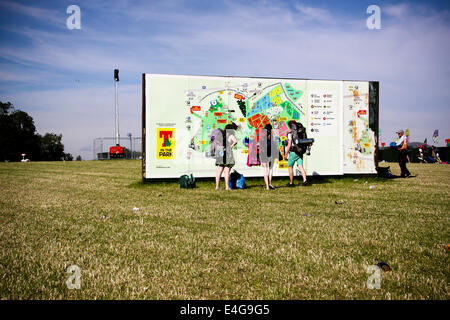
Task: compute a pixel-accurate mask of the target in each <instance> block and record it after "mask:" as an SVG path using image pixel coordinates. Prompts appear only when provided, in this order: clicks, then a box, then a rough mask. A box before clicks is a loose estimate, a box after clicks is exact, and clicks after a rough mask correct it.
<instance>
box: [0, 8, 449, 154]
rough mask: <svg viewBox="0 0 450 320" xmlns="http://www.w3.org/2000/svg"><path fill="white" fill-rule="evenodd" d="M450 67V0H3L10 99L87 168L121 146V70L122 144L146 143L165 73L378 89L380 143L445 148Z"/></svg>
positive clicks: (0, 64)
mask: <svg viewBox="0 0 450 320" xmlns="http://www.w3.org/2000/svg"><path fill="white" fill-rule="evenodd" d="M70 5H77V6H79V8H80V13H81V19H80V20H81V25H80V27H81V29H69V28H68V27H67V24H66V21H67V19H68V18H69V17H70V16H71V14H68V13H67V8H68V7H69V6H70ZM370 5H377V6H379V8H380V9H381V14H380V22H381V28H380V29H372V30H371V29H369V28H368V27H367V19H368V18H369V17H370V16H371V15H372V12H371V13H367V8H368V7H369V6H370ZM449 57H450V1H363V0H358V1H348V0H340V1H321V0H316V1H288V0H285V1H282V0H279V1H275V0H273V1H265V0H259V1H251V0H250V1H238V0H228V1H225V0H214V1H198V0H192V1H191V0H164V1H149V0H146V1H128V0H117V1H114V0H109V1H76V0H71V1H64V0H60V1H45V0H44V1H41V0H40V1H12V0H0V101H2V102H6V101H10V102H11V103H13V104H14V105H15V106H16V108H18V109H20V110H23V111H26V112H28V113H29V114H30V115H31V116H32V117H33V119H34V121H35V125H36V128H37V131H38V132H39V133H40V134H45V133H46V132H54V133H57V134H62V135H63V143H64V146H65V151H66V152H70V153H71V154H73V155H74V156H77V155H81V156H82V158H83V159H85V160H86V159H87V160H88V159H92V158H93V139H94V138H98V137H113V136H114V125H115V122H114V78H113V70H114V69H115V68H118V69H119V70H120V82H119V115H120V135H121V137H126V135H127V133H131V134H132V136H133V137H140V135H141V109H142V102H141V100H142V97H141V95H142V83H141V82H142V73H165V74H187V75H223V76H228V75H231V76H255V77H258V76H263V77H274V78H308V79H334V80H374V81H379V82H380V130H381V139H380V141H381V142H386V144H389V142H391V141H394V140H395V138H396V134H395V131H396V130H397V129H405V130H406V129H407V128H408V129H410V132H411V138H410V141H419V142H423V141H424V139H425V138H427V139H428V143H430V144H431V143H432V135H433V132H434V130H435V129H439V144H438V145H439V146H442V145H444V143H445V139H447V138H450V128H449V115H450V112H449V111H450V108H449V101H450V90H448V87H449V85H450V58H449ZM124 145H125V146H127V145H126V144H124ZM105 151H106V150H105Z"/></svg>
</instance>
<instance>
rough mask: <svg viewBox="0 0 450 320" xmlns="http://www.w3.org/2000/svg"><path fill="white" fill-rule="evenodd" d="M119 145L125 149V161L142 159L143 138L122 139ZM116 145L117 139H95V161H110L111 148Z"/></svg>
mask: <svg viewBox="0 0 450 320" xmlns="http://www.w3.org/2000/svg"><path fill="white" fill-rule="evenodd" d="M119 143H120V145H121V146H122V147H124V148H125V150H124V151H125V159H141V158H142V138H141V137H132V136H128V137H126V138H123V137H121V138H120V139H119ZM115 145H116V138H114V137H104V138H95V139H94V141H93V159H94V160H106V159H110V155H109V147H112V146H115Z"/></svg>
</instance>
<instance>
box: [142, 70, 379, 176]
mask: <svg viewBox="0 0 450 320" xmlns="http://www.w3.org/2000/svg"><path fill="white" fill-rule="evenodd" d="M370 83H371V82H369V81H342V80H306V79H276V78H250V77H247V78H246V77H222V76H185V75H164V74H143V87H142V92H143V101H142V102H143V114H142V127H143V128H142V129H143V139H142V140H143V148H142V150H143V162H142V163H143V179H144V180H146V179H152V178H178V177H180V176H181V175H183V174H190V173H193V174H194V176H195V177H214V176H215V172H216V167H215V159H214V158H212V157H210V156H209V143H210V137H211V133H212V131H213V130H215V129H217V128H221V129H223V128H224V127H225V125H226V124H227V123H231V122H234V123H236V124H238V125H239V129H238V130H237V131H236V138H237V140H238V144H237V145H236V147H235V149H234V152H233V153H234V158H235V162H236V165H235V166H234V168H233V169H235V170H236V171H238V172H239V173H243V174H244V176H249V177H250V176H262V175H263V170H262V168H261V167H260V166H252V167H250V166H248V165H247V157H248V155H249V143H251V142H252V141H254V140H255V139H257V138H258V135H259V133H258V132H259V130H260V129H261V128H263V127H264V126H265V125H266V124H267V123H270V124H272V127H273V133H274V136H275V137H276V139H277V140H278V141H279V147H280V151H283V147H282V145H283V142H284V141H285V140H286V138H287V134H288V131H289V129H288V125H287V124H288V122H289V121H290V120H295V121H298V122H301V123H302V124H303V125H304V127H305V128H306V130H307V134H308V138H314V139H315V143H314V145H313V146H312V148H311V155H305V156H304V166H305V169H306V172H307V174H308V175H316V174H318V175H342V174H345V173H366V174H367V173H375V172H376V170H375V169H376V139H377V136H376V133H377V132H378V130H377V129H376V128H375V126H377V125H378V123H375V126H374V124H373V123H372V125H371V126H369V115H370V114H369V111H370V110H376V112H378V105H376V106H375V108H372V109H369V88H370V87H371V86H370V85H369V84H370ZM377 87H378V86H377ZM376 94H377V95H378V91H377V92H376ZM376 101H378V99H376ZM372 119H374V118H373V116H372ZM375 120H377V118H375ZM372 122H373V121H372ZM281 154H282V152H281ZM274 175H275V176H287V175H288V170H287V161H286V160H285V159H283V157H281V158H280V160H276V161H275V165H274Z"/></svg>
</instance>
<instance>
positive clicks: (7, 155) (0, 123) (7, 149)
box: [0, 101, 40, 161]
mask: <svg viewBox="0 0 450 320" xmlns="http://www.w3.org/2000/svg"><path fill="white" fill-rule="evenodd" d="M39 142H40V141H39V137H38V136H37V135H36V127H35V126H34V121H33V118H32V117H31V116H30V115H28V114H27V113H26V112H24V111H20V110H15V109H14V106H13V105H12V104H11V102H7V103H3V102H1V101H0V161H5V160H8V161H19V160H20V159H21V154H22V153H25V154H26V157H27V158H30V159H32V160H37V159H39V158H40V143H39Z"/></svg>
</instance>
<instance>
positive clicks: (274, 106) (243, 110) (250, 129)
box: [186, 83, 305, 167]
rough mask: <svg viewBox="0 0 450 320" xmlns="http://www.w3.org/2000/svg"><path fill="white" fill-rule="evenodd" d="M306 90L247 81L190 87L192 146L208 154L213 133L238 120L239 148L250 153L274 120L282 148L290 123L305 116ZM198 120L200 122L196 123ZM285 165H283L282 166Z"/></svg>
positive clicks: (242, 151) (237, 147) (301, 119)
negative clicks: (303, 100) (251, 144)
mask: <svg viewBox="0 0 450 320" xmlns="http://www.w3.org/2000/svg"><path fill="white" fill-rule="evenodd" d="M303 93H304V92H303V91H302V90H300V89H299V88H294V87H293V86H292V85H291V84H289V83H274V84H269V85H266V86H265V87H263V85H262V84H261V83H255V84H253V85H248V84H243V85H241V86H236V87H226V86H225V87H223V88H214V89H211V90H208V89H207V88H206V87H205V86H203V87H202V88H201V89H198V88H192V89H191V90H188V92H187V94H186V95H187V96H188V99H189V101H188V102H189V103H188V104H187V107H188V108H189V115H188V117H187V118H186V122H187V123H192V124H193V125H192V126H193V128H195V127H197V130H196V131H193V135H192V138H191V141H190V147H191V148H192V149H193V150H195V151H197V152H201V153H205V155H207V156H208V151H209V142H210V136H211V133H212V131H213V130H215V129H217V128H220V129H224V128H225V126H226V124H228V123H231V122H234V123H236V124H237V125H238V126H239V127H240V128H239V129H238V130H237V131H236V138H237V140H238V144H237V146H236V149H237V150H238V152H241V153H248V143H249V141H251V140H252V139H255V138H256V133H257V130H258V129H262V128H264V126H265V125H266V124H268V123H270V124H271V125H272V127H273V130H274V133H275V136H277V137H279V139H280V147H281V143H282V141H283V140H285V139H286V137H287V133H288V131H289V129H288V125H287V124H288V122H289V121H290V120H295V121H298V122H302V121H303V118H302V116H304V115H305V112H304V106H303V103H301V101H300V100H301V98H302V96H303ZM195 123H198V125H197V126H196V125H195ZM281 166H282V164H280V167H281Z"/></svg>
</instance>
